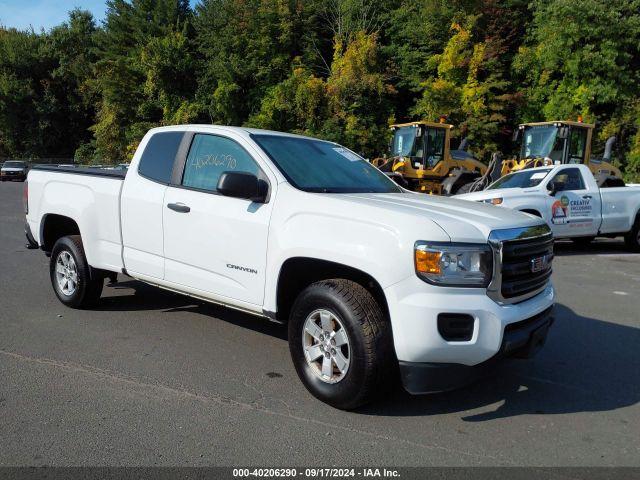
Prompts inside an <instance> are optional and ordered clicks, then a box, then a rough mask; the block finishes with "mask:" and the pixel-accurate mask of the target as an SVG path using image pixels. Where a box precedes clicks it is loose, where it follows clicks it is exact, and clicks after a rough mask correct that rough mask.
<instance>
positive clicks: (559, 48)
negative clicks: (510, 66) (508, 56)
mask: <svg viewBox="0 0 640 480" xmlns="http://www.w3.org/2000/svg"><path fill="white" fill-rule="evenodd" d="M532 9H533V22H532V24H531V26H530V29H529V32H528V34H527V38H526V43H525V45H524V46H523V47H522V49H521V50H520V52H519V54H518V56H517V58H516V60H515V62H514V68H515V71H516V72H517V73H518V74H519V75H520V76H521V78H522V79H523V83H524V84H525V85H526V87H525V88H524V89H523V94H524V96H525V97H526V99H527V102H526V103H523V107H522V110H521V116H522V117H523V118H524V119H526V120H534V119H536V120H539V119H541V118H543V119H548V120H552V119H570V118H573V119H575V118H576V117H577V116H578V115H582V116H583V118H584V119H585V120H586V121H590V122H597V123H598V125H599V127H600V128H598V130H599V138H600V140H604V138H605V137H606V136H608V135H610V134H616V135H617V136H618V138H619V140H620V142H619V143H618V151H619V152H623V151H629V150H632V151H636V152H637V150H636V149H635V148H636V147H633V146H632V145H634V144H635V143H634V142H635V140H634V139H635V138H636V137H635V136H634V132H636V131H637V130H638V128H639V127H640V124H639V123H638V115H637V101H638V92H639V91H640V90H639V87H640V68H639V67H640V1H638V0H630V1H626V0H584V1H580V2H573V1H570V0H552V1H535V2H533V4H532ZM636 155H637V153H636V154H633V153H632V154H630V157H629V159H628V161H629V162H635V160H634V159H635V158H637V157H636ZM621 157H623V155H621Z"/></svg>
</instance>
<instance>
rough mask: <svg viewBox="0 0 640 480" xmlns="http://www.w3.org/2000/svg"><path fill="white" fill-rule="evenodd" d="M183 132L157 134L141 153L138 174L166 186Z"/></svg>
mask: <svg viewBox="0 0 640 480" xmlns="http://www.w3.org/2000/svg"><path fill="white" fill-rule="evenodd" d="M183 135H184V132H158V133H155V134H153V136H152V137H151V138H150V139H149V141H148V142H147V146H146V147H145V149H144V151H143V152H142V157H141V158H140V164H139V165H138V173H139V174H140V175H142V176H143V177H145V178H148V179H150V180H153V181H156V182H160V183H165V184H168V183H169V181H170V180H171V172H172V171H173V162H174V160H175V158H176V153H177V152H178V148H179V147H180V142H181V141H182V136H183Z"/></svg>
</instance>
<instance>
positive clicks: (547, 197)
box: [456, 164, 640, 252]
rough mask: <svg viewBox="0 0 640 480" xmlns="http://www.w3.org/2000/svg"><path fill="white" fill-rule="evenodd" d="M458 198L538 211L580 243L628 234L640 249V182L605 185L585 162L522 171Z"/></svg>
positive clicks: (557, 232) (558, 232) (556, 229)
mask: <svg viewBox="0 0 640 480" xmlns="http://www.w3.org/2000/svg"><path fill="white" fill-rule="evenodd" d="M456 198H461V199H464V200H471V201H475V202H484V203H490V204H493V205H499V206H501V207H507V208H510V209H514V210H520V211H521V212H526V213H530V214H533V215H536V216H538V217H541V218H543V219H544V220H545V222H547V224H548V225H549V227H551V229H552V230H553V235H554V237H556V238H563V237H564V238H571V239H572V240H573V241H574V242H576V243H578V244H583V245H584V244H588V243H589V242H591V241H592V240H593V239H594V238H595V237H597V236H606V237H618V236H624V238H625V242H626V244H627V246H628V248H629V249H630V250H632V251H634V252H640V187H638V186H621V187H608V188H600V187H598V184H597V183H596V181H595V179H594V178H593V175H592V174H591V171H590V170H589V168H588V167H587V166H585V165H581V164H573V165H572V164H565V165H556V166H548V167H538V168H531V169H527V170H521V171H519V172H516V173H512V174H510V175H505V176H504V177H502V178H500V179H498V180H497V181H495V182H494V183H492V184H491V185H489V187H487V189H486V190H484V191H481V192H474V193H467V194H463V195H458V196H457V197H456Z"/></svg>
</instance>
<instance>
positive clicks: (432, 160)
mask: <svg viewBox="0 0 640 480" xmlns="http://www.w3.org/2000/svg"><path fill="white" fill-rule="evenodd" d="M392 128H393V140H392V143H391V155H392V156H393V157H402V158H405V159H407V161H408V162H407V163H408V165H407V166H408V167H409V170H422V171H426V170H433V169H434V168H435V167H436V166H437V165H438V164H439V163H440V162H442V161H443V160H444V159H445V158H446V156H447V154H448V152H447V150H448V148H449V138H448V137H449V132H450V129H451V128H452V125H447V124H440V123H433V124H432V123H428V122H415V123H409V124H401V125H394V126H393V127H392Z"/></svg>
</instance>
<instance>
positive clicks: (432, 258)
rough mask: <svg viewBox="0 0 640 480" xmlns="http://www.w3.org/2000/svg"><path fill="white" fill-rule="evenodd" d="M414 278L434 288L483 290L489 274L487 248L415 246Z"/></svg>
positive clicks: (426, 243) (435, 245)
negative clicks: (442, 286)
mask: <svg viewBox="0 0 640 480" xmlns="http://www.w3.org/2000/svg"><path fill="white" fill-rule="evenodd" d="M414 258H415V267H416V274H417V275H418V276H419V277H420V278H421V279H423V280H425V281H427V282H429V283H433V284H434V285H444V286H452V287H486V286H488V285H489V282H490V281H491V275H492V273H493V254H492V251H491V248H490V247H489V245H476V244H471V243H428V242H416V244H415V249H414Z"/></svg>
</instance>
